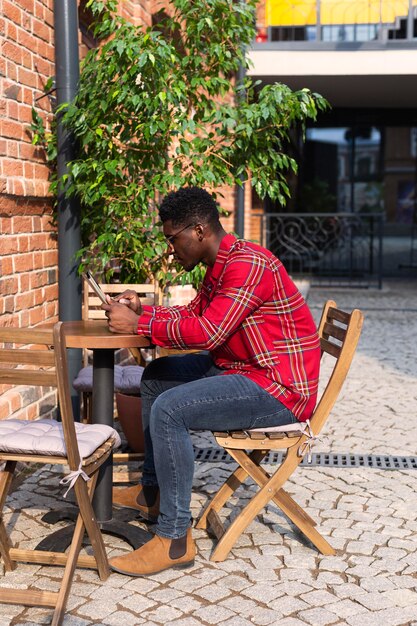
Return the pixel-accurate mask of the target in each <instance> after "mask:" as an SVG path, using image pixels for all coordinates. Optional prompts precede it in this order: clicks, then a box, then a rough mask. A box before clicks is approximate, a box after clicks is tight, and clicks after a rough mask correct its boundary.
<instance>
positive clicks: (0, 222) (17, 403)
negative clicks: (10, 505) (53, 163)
mask: <svg viewBox="0 0 417 626" xmlns="http://www.w3.org/2000/svg"><path fill="white" fill-rule="evenodd" d="M1 5H2V12H1V16H0V32H1V33H2V35H3V45H2V47H1V51H0V81H1V86H0V115H1V118H0V136H1V139H0V233H1V235H0V237H1V246H0V294H1V299H0V324H1V325H2V326H32V325H36V324H40V323H42V322H45V321H46V320H51V319H52V320H54V319H56V318H57V309H58V301H57V298H58V285H57V259H58V256H57V240H56V233H55V227H54V226H53V225H52V223H51V218H52V209H51V199H50V198H49V197H48V187H49V184H48V175H49V170H48V167H47V166H46V165H45V160H44V155H43V154H42V151H41V150H39V149H37V148H35V147H34V146H32V145H31V138H30V135H29V133H28V128H29V126H30V123H31V109H32V106H33V105H36V108H37V109H38V111H39V113H40V114H41V115H42V116H44V117H46V116H47V115H48V114H49V111H50V103H49V101H48V98H42V97H41V96H42V95H43V86H44V85H45V83H46V81H47V80H48V78H49V77H50V76H53V74H54V71H55V70H54V49H53V14H52V6H53V1H52V0H3V1H2V3H1ZM0 393H2V395H1V396H0V419H4V418H6V417H8V416H9V415H11V414H15V415H16V416H21V417H25V418H27V419H34V418H35V417H37V416H38V415H39V414H42V415H44V414H47V415H49V414H50V412H51V410H53V408H54V407H55V404H56V402H55V395H54V393H53V392H46V391H45V390H43V391H42V390H40V389H36V388H30V387H28V388H20V389H18V390H12V391H7V388H6V387H5V386H3V387H2V388H0Z"/></svg>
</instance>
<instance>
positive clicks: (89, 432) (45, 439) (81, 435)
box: [0, 419, 121, 459]
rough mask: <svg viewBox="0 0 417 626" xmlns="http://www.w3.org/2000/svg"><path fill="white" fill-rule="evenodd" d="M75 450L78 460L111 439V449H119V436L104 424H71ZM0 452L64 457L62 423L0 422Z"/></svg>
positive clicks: (48, 421) (7, 420)
mask: <svg viewBox="0 0 417 626" xmlns="http://www.w3.org/2000/svg"><path fill="white" fill-rule="evenodd" d="M75 433H76V436H77V441H78V449H79V451H80V456H81V458H82V459H85V458H86V457H88V456H90V454H93V452H94V450H96V449H97V448H98V447H99V446H101V444H103V443H104V442H105V441H107V439H109V438H110V437H112V438H113V439H114V445H115V447H116V448H118V447H119V446H120V445H121V441H120V436H119V433H118V432H117V431H116V430H115V429H114V428H112V427H111V426H106V425H104V424H80V423H78V422H75ZM0 451H2V452H10V453H13V452H15V453H18V454H44V455H54V456H65V455H66V448H65V440H64V433H63V429H62V423H61V422H56V421H55V420H49V419H40V420H34V421H31V420H17V419H6V420H0Z"/></svg>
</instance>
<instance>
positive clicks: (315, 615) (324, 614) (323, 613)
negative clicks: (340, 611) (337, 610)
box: [300, 609, 339, 626]
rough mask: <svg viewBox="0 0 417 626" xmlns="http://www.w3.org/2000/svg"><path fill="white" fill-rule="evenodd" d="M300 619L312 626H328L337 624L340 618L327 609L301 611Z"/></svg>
mask: <svg viewBox="0 0 417 626" xmlns="http://www.w3.org/2000/svg"><path fill="white" fill-rule="evenodd" d="M300 617H301V618H302V619H303V620H304V621H306V622H307V624H311V625H312V626H327V624H335V623H336V622H338V621H339V618H338V617H337V616H336V615H335V614H334V613H331V612H330V611H327V610H326V609H308V610H307V611H300Z"/></svg>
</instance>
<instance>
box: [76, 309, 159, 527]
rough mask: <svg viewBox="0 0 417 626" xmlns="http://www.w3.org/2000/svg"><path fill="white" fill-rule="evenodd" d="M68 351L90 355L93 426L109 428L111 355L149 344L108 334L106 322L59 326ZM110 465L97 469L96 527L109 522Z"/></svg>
mask: <svg viewBox="0 0 417 626" xmlns="http://www.w3.org/2000/svg"><path fill="white" fill-rule="evenodd" d="M63 326H64V329H65V336H66V343H67V347H68V348H88V349H90V350H92V351H93V413H92V421H93V424H106V425H107V426H113V417H114V416H113V405H114V352H115V350H118V349H120V348H146V347H148V346H149V340H148V339H146V338H145V337H141V336H139V335H132V334H118V333H111V332H110V331H109V329H108V325H107V320H90V321H77V322H63ZM112 484H113V463H112V459H111V457H110V458H109V459H108V461H107V462H106V463H104V464H103V466H102V467H101V469H100V473H99V478H98V482H97V487H96V491H95V494H94V500H93V504H94V511H95V513H96V515H97V519H98V521H99V522H100V523H102V522H109V521H111V519H112Z"/></svg>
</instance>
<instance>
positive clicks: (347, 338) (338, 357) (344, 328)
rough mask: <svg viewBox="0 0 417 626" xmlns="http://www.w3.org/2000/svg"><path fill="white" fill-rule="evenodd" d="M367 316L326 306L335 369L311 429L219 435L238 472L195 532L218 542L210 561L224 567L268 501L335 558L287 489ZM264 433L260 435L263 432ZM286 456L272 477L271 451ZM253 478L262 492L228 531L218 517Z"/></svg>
mask: <svg viewBox="0 0 417 626" xmlns="http://www.w3.org/2000/svg"><path fill="white" fill-rule="evenodd" d="M362 323H363V315H362V313H361V311H359V310H358V309H355V310H354V311H352V313H345V312H344V311H341V310H340V309H337V308H336V303H335V302H333V301H331V300H329V301H328V302H326V304H325V306H324V309H323V313H322V317H321V320H320V324H319V335H320V341H321V349H322V355H323V354H324V353H327V354H329V355H330V356H331V357H332V358H333V359H334V364H333V369H332V371H331V374H330V376H329V379H328V381H327V384H326V387H325V389H324V391H323V393H322V395H321V398H320V400H319V402H318V404H317V407H316V409H315V411H314V414H313V416H312V417H311V419H310V420H309V423H307V424H304V425H303V424H302V423H300V425H299V426H298V425H296V426H295V428H294V427H293V425H287V426H281V427H278V428H275V429H265V430H264V431H261V429H259V430H256V431H246V432H215V433H213V434H214V437H215V439H216V442H217V443H218V444H219V445H220V446H222V447H223V448H224V449H225V450H226V451H227V452H228V453H229V455H230V456H231V457H233V459H234V460H235V461H236V462H237V463H238V465H239V467H238V468H237V469H236V470H235V471H234V472H233V473H232V474H231V476H230V477H229V478H228V479H227V480H226V482H225V483H224V484H223V485H222V487H221V488H220V489H219V491H218V492H217V494H216V495H215V496H214V498H213V499H212V500H211V502H210V503H209V505H208V506H207V508H206V509H205V511H204V512H203V514H202V516H201V517H200V519H199V521H198V523H197V528H208V527H210V528H211V529H212V530H213V532H214V534H215V535H216V537H217V539H218V543H217V545H216V547H215V549H214V551H213V553H212V555H211V560H212V561H223V560H224V559H225V558H226V557H227V555H228V553H229V552H230V550H231V549H232V547H233V546H234V544H235V542H236V541H237V539H238V538H239V537H240V535H241V534H242V533H243V532H244V530H245V529H246V528H247V526H248V525H249V524H250V523H251V522H252V520H253V519H254V518H255V517H256V515H258V513H259V512H260V511H261V510H262V509H263V508H264V507H265V506H266V505H267V504H268V503H269V501H270V500H272V501H273V502H274V504H275V505H276V506H278V507H279V508H280V509H281V510H282V511H283V513H285V515H286V516H287V517H288V518H289V519H290V520H291V521H292V522H293V523H294V524H295V525H296V526H297V527H298V529H299V530H300V531H301V532H302V533H303V534H304V535H305V536H306V537H307V538H308V539H309V540H310V541H311V542H312V543H313V544H314V545H315V546H316V547H317V548H318V550H319V551H320V552H321V553H322V554H327V555H331V554H335V550H334V549H333V548H332V546H331V545H330V544H329V543H328V542H327V541H326V540H325V539H324V538H323V537H322V536H321V535H320V533H319V532H318V531H317V530H316V528H315V526H316V522H315V521H314V520H313V519H312V518H311V517H310V516H309V515H308V514H307V513H306V512H305V511H304V510H303V509H302V508H301V507H300V506H299V505H298V504H297V503H296V502H295V501H294V500H293V498H292V497H291V496H290V495H289V494H288V493H287V491H285V490H284V488H283V485H284V484H285V482H286V481H287V480H288V478H289V477H290V476H291V475H292V474H293V472H294V471H295V469H296V468H297V467H298V465H299V464H300V463H301V461H302V459H303V456H304V453H305V452H306V451H308V449H309V448H310V449H311V445H312V444H313V442H314V438H315V437H317V435H318V434H319V433H320V432H321V430H322V428H323V426H324V424H325V423H326V420H327V418H328V416H329V414H330V411H331V410H332V408H333V406H334V404H335V402H336V399H337V397H338V395H339V392H340V390H341V388H342V385H343V383H344V380H345V378H346V375H347V373H348V370H349V367H350V364H351V362H352V358H353V355H354V353H355V349H356V346H357V343H358V340H359V336H360V333H361V329H362ZM260 431H261V432H260ZM282 449H284V450H287V453H286V456H285V458H284V461H283V462H282V463H281V465H280V466H278V468H277V469H276V470H275V471H274V473H272V474H271V475H270V474H268V473H267V472H266V470H265V469H264V468H263V467H262V466H261V461H262V460H263V459H264V457H265V456H266V455H267V454H268V452H270V451H271V450H282ZM248 477H250V478H252V479H253V480H254V481H255V483H257V485H258V486H259V490H258V491H257V493H256V495H254V497H252V499H251V500H250V502H249V503H248V504H247V505H246V507H245V508H244V509H243V510H242V511H241V512H240V513H239V515H238V516H237V517H236V518H235V519H234V521H233V522H232V523H231V524H229V526H228V528H225V526H224V524H223V523H222V521H221V519H220V516H219V514H218V512H219V511H220V510H221V509H222V508H223V506H224V505H225V504H226V502H227V501H228V499H229V498H230V497H231V496H232V495H233V494H234V492H235V491H236V490H237V489H238V487H239V486H240V485H242V483H243V482H244V481H245V480H246V479H247V478H248Z"/></svg>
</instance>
